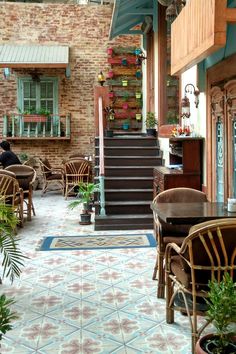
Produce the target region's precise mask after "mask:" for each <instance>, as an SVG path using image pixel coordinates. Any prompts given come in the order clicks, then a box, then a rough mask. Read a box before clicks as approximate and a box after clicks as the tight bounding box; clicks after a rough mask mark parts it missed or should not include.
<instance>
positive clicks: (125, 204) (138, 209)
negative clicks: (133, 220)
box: [95, 200, 152, 215]
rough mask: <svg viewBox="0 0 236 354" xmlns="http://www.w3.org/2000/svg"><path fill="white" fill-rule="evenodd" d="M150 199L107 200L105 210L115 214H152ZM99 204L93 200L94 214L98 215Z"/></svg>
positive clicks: (107, 212)
mask: <svg viewBox="0 0 236 354" xmlns="http://www.w3.org/2000/svg"><path fill="white" fill-rule="evenodd" d="M150 205H151V201H147V200H136V201H114V202H113V201H107V202H106V203H105V210H106V214H107V215H116V214H127V215H128V214H152V210H151V208H150ZM99 212H100V205H99V204H98V203H96V202H95V214H98V215H99Z"/></svg>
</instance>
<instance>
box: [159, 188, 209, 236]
mask: <svg viewBox="0 0 236 354" xmlns="http://www.w3.org/2000/svg"><path fill="white" fill-rule="evenodd" d="M199 202H202V203H204V202H207V196H206V194H205V193H203V192H201V191H199V190H197V189H193V188H185V187H178V188H171V189H167V190H165V191H163V192H161V193H159V194H158V195H156V197H155V198H154V199H153V203H199ZM153 217H154V221H155V223H156V224H159V223H160V224H161V227H162V236H165V235H168V236H169V235H173V234H179V235H180V234H181V235H187V234H188V232H189V229H190V227H191V226H192V225H172V224H169V223H166V222H165V221H164V220H162V219H161V218H160V217H159V216H158V214H157V212H156V211H154V210H153Z"/></svg>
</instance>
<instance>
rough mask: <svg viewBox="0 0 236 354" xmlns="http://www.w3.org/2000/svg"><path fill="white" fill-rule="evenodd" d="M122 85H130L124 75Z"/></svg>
mask: <svg viewBox="0 0 236 354" xmlns="http://www.w3.org/2000/svg"><path fill="white" fill-rule="evenodd" d="M121 82H122V86H128V79H127V78H126V77H124V78H123V79H122V80H121Z"/></svg>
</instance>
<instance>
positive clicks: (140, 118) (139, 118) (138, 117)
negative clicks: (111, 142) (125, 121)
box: [135, 113, 142, 121]
mask: <svg viewBox="0 0 236 354" xmlns="http://www.w3.org/2000/svg"><path fill="white" fill-rule="evenodd" d="M135 118H136V120H138V121H140V120H142V114H141V113H136V115H135Z"/></svg>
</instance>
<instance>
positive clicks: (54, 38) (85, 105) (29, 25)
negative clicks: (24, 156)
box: [0, 3, 140, 165]
mask: <svg viewBox="0 0 236 354" xmlns="http://www.w3.org/2000/svg"><path fill="white" fill-rule="evenodd" d="M111 16H112V8H111V6H109V5H108V6H97V5H94V6H86V5H85V6H83V5H74V4H71V5H68V4H45V3H44V4H30V3H27V4H26V3H0V28H1V31H0V43H1V44H2V43H8V42H9V44H10V43H15V44H28V43H30V44H41V45H43V44H46V45H50V44H51V45H68V46H69V47H70V65H71V78H70V79H66V78H65V74H64V70H62V69H43V70H39V73H40V74H42V75H45V76H58V77H59V78H60V83H59V114H65V113H68V112H69V113H71V117H72V126H71V141H70V142H68V141H64V142H63V141H58V142H55V141H36V140H33V141H31V142H28V141H17V142H14V144H13V150H14V151H15V152H17V153H18V152H26V153H28V154H29V155H30V156H32V155H37V156H47V157H48V158H49V160H50V161H51V162H52V164H53V165H58V164H60V162H61V161H62V159H63V158H64V157H68V156H69V155H70V154H72V153H74V152H78V153H82V154H84V153H86V154H93V153H94V145H93V142H94V134H95V129H94V85H97V75H98V73H99V71H100V70H102V71H103V72H104V73H107V71H108V68H109V65H108V63H107V52H106V49H107V47H108V46H110V45H116V46H117V45H121V46H126V45H127V46H130V45H132V46H133V45H137V46H138V45H139V44H140V38H139V36H121V37H118V38H116V39H114V40H112V41H109V39H108V37H109V28H110V22H111ZM29 73H30V70H27V69H24V70H19V69H18V70H13V72H12V75H11V77H10V78H9V79H7V80H4V79H3V74H2V72H0V132H1V131H2V116H3V114H5V113H8V114H10V113H13V112H15V113H16V112H17V100H16V98H17V77H19V76H26V75H27V74H29Z"/></svg>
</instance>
